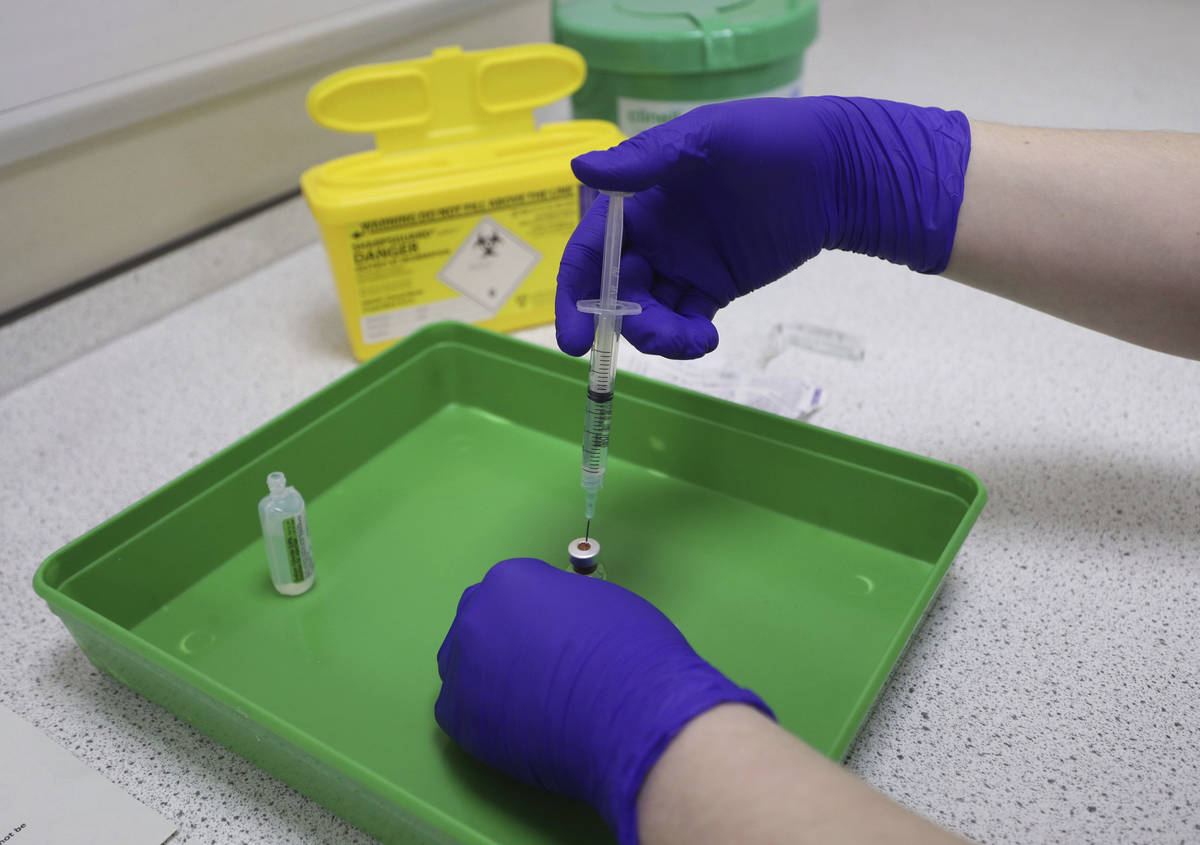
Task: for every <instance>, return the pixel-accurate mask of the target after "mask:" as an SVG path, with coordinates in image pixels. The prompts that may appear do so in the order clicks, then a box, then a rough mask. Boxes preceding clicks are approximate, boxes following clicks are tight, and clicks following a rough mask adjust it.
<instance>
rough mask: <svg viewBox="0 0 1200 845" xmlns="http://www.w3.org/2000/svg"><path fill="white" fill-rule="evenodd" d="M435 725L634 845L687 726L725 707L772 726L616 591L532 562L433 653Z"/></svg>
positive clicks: (652, 616) (493, 582) (493, 574)
mask: <svg viewBox="0 0 1200 845" xmlns="http://www.w3.org/2000/svg"><path fill="white" fill-rule="evenodd" d="M437 659H438V673H439V674H440V675H441V678H442V691H441V693H440V694H439V695H438V700H437V704H436V705H435V707H434V714H435V715H436V717H437V722H438V724H439V725H441V726H442V729H443V730H444V731H445V732H446V733H447V734H449V735H450V736H451V738H453V739H454V740H455V741H456V742H458V743H459V745H461V746H462V747H463V748H464V749H465V750H466V751H467V752H468V753H470V754H471V755H472V756H474V757H477V758H478V759H480V760H482V761H484V762H485V763H489V764H490V765H492V766H495V767H496V768H498V769H500V770H501V771H504V772H507V773H508V774H510V775H512V776H513V777H516V778H519V779H520V780H523V781H525V782H526V783H531V784H534V785H536V786H541V787H544V788H545V789H549V790H552V791H554V792H558V793H561V794H563V795H567V796H570V797H572V798H578V799H581V800H583V801H586V802H588V803H589V804H591V805H592V806H593V807H595V808H596V809H597V810H598V811H599V812H600V814H601V815H602V816H604V818H605V819H606V820H607V821H608V823H609V825H610V826H611V827H612V828H613V829H614V830H615V831H616V832H617V838H618V839H619V840H620V841H621V842H622V843H636V842H637V841H638V835H637V813H636V809H637V794H638V790H639V789H641V786H642V782H643V781H644V780H645V779H646V775H647V774H648V773H649V771H650V768H651V767H652V766H653V765H654V763H655V762H656V761H657V760H658V758H659V756H660V755H661V754H662V752H663V751H664V750H666V747H667V745H668V744H669V743H670V741H671V740H672V739H673V738H674V737H675V736H676V734H678V733H679V731H681V730H682V729H683V727H684V725H685V724H687V722H688V721H690V720H691V719H693V718H694V717H696V716H699V715H700V714H701V713H703V712H705V711H707V710H709V709H711V708H713V707H715V706H716V705H718V704H722V703H725V702H741V703H744V704H750V705H752V706H754V707H757V708H758V709H759V710H761V711H762V712H764V713H766V714H767V715H768V716H771V717H772V718H774V714H772V713H771V711H770V709H769V708H768V707H767V705H766V704H764V703H763V701H762V699H760V698H759V697H758V696H757V695H755V694H754V693H753V692H751V691H750V690H747V689H742V688H741V687H738V686H737V685H736V684H734V683H733V682H731V681H730V680H728V679H727V678H726V677H725V676H724V675H722V674H721V673H720V672H718V671H717V670H716V669H714V668H713V667H712V666H710V665H709V664H708V663H706V662H705V661H704V660H703V659H702V658H701V657H700V656H699V655H697V654H696V652H695V651H693V650H692V647H691V646H690V645H688V643H687V640H685V639H684V637H683V634H681V633H680V632H679V629H678V628H676V627H675V626H674V625H673V624H672V623H671V621H670V620H669V619H667V617H666V616H664V615H663V614H662V613H661V612H659V611H658V610H657V609H656V608H655V607H654V606H653V605H651V604H650V603H649V602H647V601H646V600H645V599H642V598H640V597H639V596H637V595H635V594H634V593H631V592H629V591H628V590H626V589H624V588H623V587H618V586H617V585H616V584H610V583H608V582H607V581H599V580H596V579H593V578H586V577H583V576H581V575H576V574H575V573H573V572H566V571H564V570H560V569H555V568H554V567H552V566H550V565H549V564H547V563H544V562H542V561H540V560H535V559H533V558H513V559H512V560H506V561H501V562H500V563H498V564H496V565H495V566H493V567H492V568H491V569H490V570H489V571H488V573H487V575H486V576H484V579H483V581H482V582H481V583H479V584H476V585H474V586H472V587H468V588H467V589H466V591H465V592H464V593H463V595H462V599H461V600H460V601H459V603H458V613H457V615H456V616H455V618H454V623H453V624H452V625H451V626H450V632H449V633H448V634H446V640H445V642H443V643H442V647H441V649H439V650H438V656H437Z"/></svg>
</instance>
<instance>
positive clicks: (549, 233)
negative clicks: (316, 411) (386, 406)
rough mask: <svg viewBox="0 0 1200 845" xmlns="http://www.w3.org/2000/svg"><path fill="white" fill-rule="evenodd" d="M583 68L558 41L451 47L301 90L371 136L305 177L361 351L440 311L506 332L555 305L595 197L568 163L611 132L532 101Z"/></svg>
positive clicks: (565, 88) (438, 316)
mask: <svg viewBox="0 0 1200 845" xmlns="http://www.w3.org/2000/svg"><path fill="white" fill-rule="evenodd" d="M584 73H585V69H584V64H583V60H582V58H580V56H579V54H578V53H576V52H575V51H574V50H571V49H569V48H566V47H561V46H558V45H554V44H529V45H522V46H518V47H506V48H502V49H497V50H483V51H479V52H471V53H464V52H463V51H462V50H460V49H459V48H457V47H447V48H443V49H439V50H435V51H434V53H433V55H432V56H430V57H427V58H422V59H416V60H413V61H406V62H395V63H389V64H379V65H364V66H362V67H355V68H350V69H348V70H344V71H341V72H339V73H335V74H333V75H332V76H329V77H327V78H326V79H323V80H322V81H321V82H319V83H317V84H316V85H315V86H314V87H313V89H312V90H311V91H310V92H309V95H308V111H309V114H310V115H312V118H313V119H314V120H315V121H316V122H317V123H319V124H321V125H322V126H326V127H329V128H330V129H336V130H338V131H341V132H364V133H373V134H374V135H375V143H376V149H374V150H371V151H369V152H363V153H356V154H354V155H349V156H345V157H343V158H339V159H335V160H333V161H329V162H326V163H324V164H321V165H318V166H316V167H313V168H311V169H310V170H308V171H306V172H305V173H304V174H303V176H302V177H301V180H300V184H301V187H302V188H303V190H304V196H305V197H306V198H307V200H308V204H309V208H311V209H312V213H313V216H314V217H315V218H316V220H317V222H318V223H319V224H320V228H321V237H322V238H323V240H324V243H325V249H326V251H327V252H328V254H329V261H330V264H331V265H332V267H333V276H334V280H335V282H336V284H337V290H338V296H339V298H340V300H341V306H342V315H343V317H344V319H345V323H346V333H347V335H348V336H349V338H350V345H351V346H352V347H353V348H354V354H355V355H356V356H357V357H358V358H359V359H360V360H365V359H367V358H369V357H370V356H372V355H374V354H375V353H377V352H379V351H381V350H382V349H384V348H385V347H386V346H387V345H388V344H389V343H391V342H392V341H394V340H396V339H397V338H400V337H403V336H404V335H406V334H408V333H410V332H412V331H414V330H415V329H417V328H419V327H421V326H423V325H425V324H427V323H431V322H434V321H437V320H461V321H463V322H469V323H476V324H478V325H481V326H486V327H488V328H492V329H496V330H499V331H509V330H512V329H518V328H523V327H526V326H532V325H537V324H540V323H546V322H549V321H551V320H552V319H553V318H554V280H555V275H556V273H557V270H558V261H559V258H560V257H561V255H562V250H563V246H564V245H565V244H566V241H567V237H568V236H569V235H570V233H571V231H572V230H573V229H574V228H575V225H576V223H578V222H579V217H580V214H581V210H582V209H585V208H586V207H587V204H588V203H590V201H591V198H592V196H593V192H592V191H591V190H590V189H588V188H585V187H583V186H581V185H580V184H579V182H577V181H576V179H575V177H574V176H573V175H572V173H571V168H570V161H571V159H572V158H573V157H575V156H576V155H579V154H580V153H584V152H587V151H589V150H595V149H602V148H605V147H610V146H612V145H613V144H615V143H617V142H618V141H620V140H621V135H620V133H619V132H618V130H617V127H616V126H614V125H613V124H612V123H609V122H607V121H602V120H575V121H569V122H566V123H557V124H549V125H546V126H543V127H541V128H540V129H535V128H534V121H533V110H534V109H535V108H537V107H538V106H541V105H545V104H548V103H552V102H554V101H555V100H558V99H559V98H561V97H565V96H567V95H569V94H571V93H572V92H573V91H575V89H577V88H578V87H579V86H580V84H581V83H582V82H583V78H584Z"/></svg>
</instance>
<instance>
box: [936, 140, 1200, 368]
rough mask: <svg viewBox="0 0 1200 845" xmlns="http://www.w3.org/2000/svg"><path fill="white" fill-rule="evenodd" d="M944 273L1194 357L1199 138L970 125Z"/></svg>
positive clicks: (1197, 349)
mask: <svg viewBox="0 0 1200 845" xmlns="http://www.w3.org/2000/svg"><path fill="white" fill-rule="evenodd" d="M971 135H972V138H971V158H970V162H969V164H968V166H967V175H966V187H965V190H964V194H963V204H962V209H961V212H960V214H959V221H958V230H957V234H956V236H955V242H954V251H953V253H952V255H951V257H950V264H949V266H948V267H947V268H946V275H947V276H949V277H950V278H952V279H956V280H958V281H961V282H965V283H967V284H970V285H973V286H974V287H978V288H981V289H983V290H986V291H989V292H991V293H995V294H998V295H1000V296H1003V297H1006V298H1008V299H1012V300H1014V301H1016V302H1020V303H1022V304H1025V305H1029V306H1031V307H1033V308H1037V309H1039V310H1041V311H1045V312H1047V313H1050V314H1054V315H1056V316H1058V317H1062V318H1064V319H1066V320H1070V321H1072V322H1075V323H1078V324H1080V325H1084V326H1087V327H1089V328H1093V329H1096V330H1098V331H1102V332H1106V333H1108V334H1111V335H1114V336H1116V337H1120V338H1123V339H1125V340H1128V341H1131V342H1133V343H1137V344H1140V345H1142V346H1148V347H1150V348H1153V349H1158V350H1161V351H1164V352H1170V353H1172V354H1175V355H1182V356H1185V357H1189V358H1200V135H1188V134H1183V133H1175V132H1100V131H1082V130H1080V131H1075V130H1057V129H1029V128H1023V127H1014V126H1001V125H998V124H988V123H975V122H973V123H972V124H971Z"/></svg>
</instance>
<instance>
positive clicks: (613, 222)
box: [576, 191, 642, 541]
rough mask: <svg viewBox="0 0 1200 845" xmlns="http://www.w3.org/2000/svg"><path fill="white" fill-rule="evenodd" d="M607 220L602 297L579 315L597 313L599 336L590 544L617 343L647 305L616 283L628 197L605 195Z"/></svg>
mask: <svg viewBox="0 0 1200 845" xmlns="http://www.w3.org/2000/svg"><path fill="white" fill-rule="evenodd" d="M605 193H606V194H607V195H608V216H607V218H606V219H605V224H604V258H603V264H602V267H601V274H600V298H599V299H582V300H580V301H579V302H578V303H576V307H577V308H578V309H579V310H580V311H584V312H586V313H589V314H594V315H595V320H596V335H595V338H594V339H593V341H592V362H591V367H590V368H589V371H588V390H587V411H586V414H585V416H584V423H583V468H582V477H581V483H582V485H583V491H584V500H585V504H584V516H585V517H586V519H587V526H586V528H585V531H584V537H585V541H586V538H587V537H588V536H590V532H591V521H592V517H594V516H595V515H596V498H597V496H598V495H599V493H600V488H601V487H603V486H604V471H605V469H606V466H607V463H608V433H609V428H610V426H611V425H612V401H613V379H614V378H615V377H616V374H617V340H618V339H619V338H620V336H621V318H622V317H625V316H626V315H629V314H640V313H641V311H642V306H640V305H638V304H637V303H634V302H622V301H621V300H619V299H617V280H618V277H619V276H620V271H621V237H622V233H623V229H624V205H625V197H627V196H629V194H627V193H621V192H617V191H611V192H608V191H606V192H605Z"/></svg>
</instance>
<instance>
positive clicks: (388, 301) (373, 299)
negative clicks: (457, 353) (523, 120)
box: [348, 183, 580, 344]
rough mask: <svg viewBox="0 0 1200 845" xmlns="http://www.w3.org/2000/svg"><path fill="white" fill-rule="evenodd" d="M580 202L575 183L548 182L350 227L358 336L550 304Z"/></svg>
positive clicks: (374, 338) (387, 336) (381, 336)
mask: <svg viewBox="0 0 1200 845" xmlns="http://www.w3.org/2000/svg"><path fill="white" fill-rule="evenodd" d="M579 201H580V198H579V188H578V185H576V184H573V183H572V184H563V185H551V186H549V187H546V188H540V189H539V188H531V189H528V190H524V191H519V192H516V193H510V194H502V195H496V196H491V197H487V198H484V199H479V200H472V201H466V202H460V203H453V204H448V205H443V206H437V207H430V208H425V209H422V210H420V211H415V212H411V213H407V214H397V215H392V216H389V217H381V218H377V219H373V220H366V221H363V222H362V223H360V224H358V225H356V226H354V227H353V228H352V229H350V231H349V244H348V246H349V250H350V258H351V260H352V262H353V265H354V280H355V286H356V288H357V292H358V300H359V308H360V315H361V316H360V322H359V325H360V328H361V330H362V335H363V341H364V342H365V343H368V344H371V343H380V342H383V341H387V340H392V339H394V338H397V337H402V336H404V335H405V334H408V333H410V332H412V331H414V330H415V329H417V328H420V327H421V326H422V325H425V324H426V323H429V322H433V321H436V320H447V319H452V320H462V321H464V322H480V321H483V320H487V319H489V318H492V317H496V316H497V314H498V312H500V311H504V313H505V314H507V313H508V312H509V311H511V312H513V314H514V315H515V314H518V313H521V312H522V311H523V310H528V309H535V308H536V309H548V308H551V307H552V303H553V295H554V291H553V287H554V270H556V269H557V268H555V267H549V263H550V261H551V257H550V256H551V253H553V258H554V259H556V258H557V256H558V254H559V253H561V251H562V245H563V243H565V241H566V238H567V236H568V235H569V234H570V233H571V231H572V230H573V229H574V228H575V224H576V223H577V222H578V221H579V214H580V212H579ZM547 268H548V269H547ZM527 280H528V281H529V285H525V286H524V287H523V286H522V283H523V282H525V281H527ZM543 287H544V288H545V290H543Z"/></svg>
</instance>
